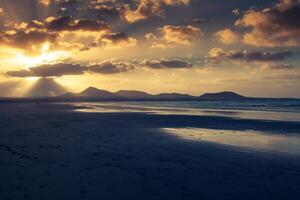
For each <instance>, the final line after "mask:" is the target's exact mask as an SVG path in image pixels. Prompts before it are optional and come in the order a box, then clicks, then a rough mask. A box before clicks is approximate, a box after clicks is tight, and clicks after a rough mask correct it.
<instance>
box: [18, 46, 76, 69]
mask: <svg viewBox="0 0 300 200" xmlns="http://www.w3.org/2000/svg"><path fill="white" fill-rule="evenodd" d="M69 55H70V53H69V52H67V51H51V50H50V44H49V43H45V44H44V45H43V46H42V48H41V54H40V55H38V56H26V55H24V54H17V56H16V58H15V60H16V62H17V63H18V64H19V65H24V66H25V67H27V68H30V67H34V66H37V65H42V64H48V63H53V62H57V61H59V60H63V59H66V58H68V57H69Z"/></svg>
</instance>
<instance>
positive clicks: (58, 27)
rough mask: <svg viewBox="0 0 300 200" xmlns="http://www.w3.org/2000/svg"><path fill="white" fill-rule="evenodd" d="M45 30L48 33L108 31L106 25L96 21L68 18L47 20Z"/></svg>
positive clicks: (103, 22)
mask: <svg viewBox="0 0 300 200" xmlns="http://www.w3.org/2000/svg"><path fill="white" fill-rule="evenodd" d="M45 25H46V28H47V30H50V31H103V30H108V24H107V23H106V22H105V21H103V20H96V19H73V18H72V17H70V16H67V17H60V18H48V19H47V20H46V23H45Z"/></svg>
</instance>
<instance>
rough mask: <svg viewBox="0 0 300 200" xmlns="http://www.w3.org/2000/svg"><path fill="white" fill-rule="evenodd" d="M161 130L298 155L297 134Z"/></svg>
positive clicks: (299, 145)
mask: <svg viewBox="0 0 300 200" xmlns="http://www.w3.org/2000/svg"><path fill="white" fill-rule="evenodd" d="M163 130H164V131H165V132H167V133H171V134H176V135H177V136H179V137H181V138H183V139H190V140H199V141H206V142H213V143H219V144H224V145H233V146H240V147H247V148H253V149H258V150H269V151H274V152H280V153H291V154H297V155H300V136H298V135H272V134H267V133H262V132H256V131H229V130H212V129H201V128H176V129H175V128H165V129H163Z"/></svg>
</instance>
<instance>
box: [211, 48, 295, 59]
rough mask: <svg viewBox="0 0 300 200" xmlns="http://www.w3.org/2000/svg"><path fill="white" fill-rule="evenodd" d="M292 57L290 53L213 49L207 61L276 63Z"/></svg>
mask: <svg viewBox="0 0 300 200" xmlns="http://www.w3.org/2000/svg"><path fill="white" fill-rule="evenodd" d="M291 56H292V53H291V52H290V51H282V52H265V51H250V50H230V51H224V50H223V49H221V48H213V49H212V50H211V51H210V52H209V56H208V57H207V59H208V60H209V61H211V62H223V61H228V60H229V61H243V62H275V61H283V60H285V59H286V58H289V57H291Z"/></svg>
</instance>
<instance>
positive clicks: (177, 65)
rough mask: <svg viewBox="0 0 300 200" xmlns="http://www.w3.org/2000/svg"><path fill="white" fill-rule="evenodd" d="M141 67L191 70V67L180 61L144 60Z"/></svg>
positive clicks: (189, 64)
mask: <svg viewBox="0 0 300 200" xmlns="http://www.w3.org/2000/svg"><path fill="white" fill-rule="evenodd" d="M141 65H142V66H145V67H148V68H152V69H185V68H191V67H193V65H192V64H191V63H189V62H186V61H182V60H144V61H143V62H141Z"/></svg>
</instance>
